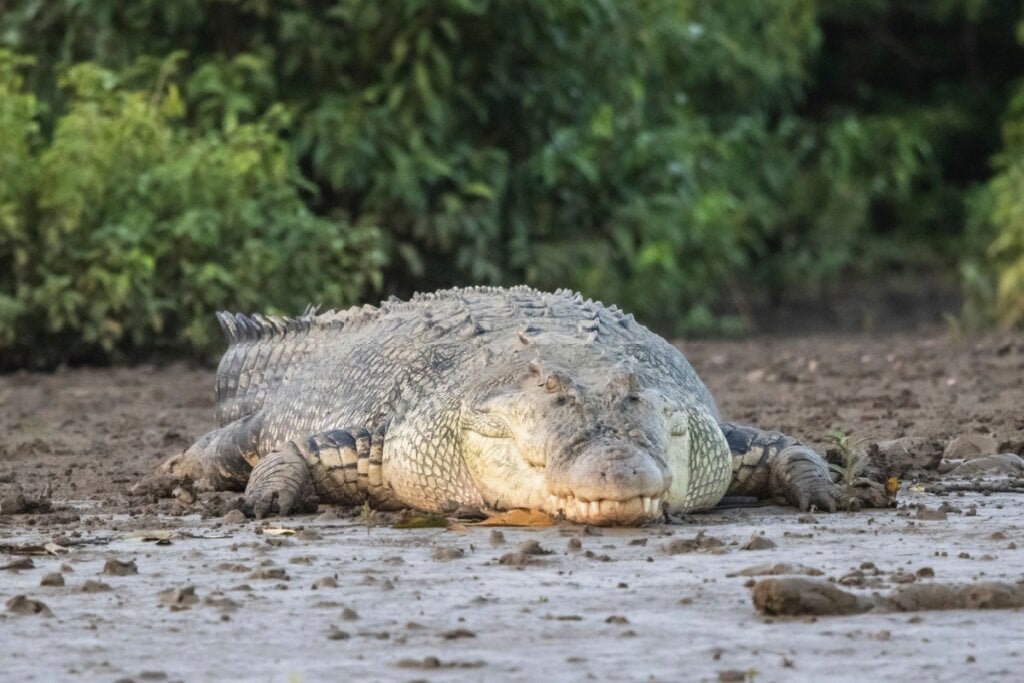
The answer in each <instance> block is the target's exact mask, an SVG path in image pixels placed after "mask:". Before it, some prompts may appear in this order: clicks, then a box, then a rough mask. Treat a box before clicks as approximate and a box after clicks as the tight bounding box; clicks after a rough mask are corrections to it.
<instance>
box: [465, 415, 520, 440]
mask: <svg viewBox="0 0 1024 683" xmlns="http://www.w3.org/2000/svg"><path fill="white" fill-rule="evenodd" d="M464 425H465V427H466V429H468V430H470V431H471V432H476V433H477V434H479V435H480V436H486V437H489V438H491V439H510V438H512V430H511V429H509V427H508V425H507V424H505V421H504V420H502V419H501V418H500V417H497V416H495V415H491V414H488V413H480V412H477V413H473V414H472V415H470V416H468V417H467V418H466V419H465V420H464Z"/></svg>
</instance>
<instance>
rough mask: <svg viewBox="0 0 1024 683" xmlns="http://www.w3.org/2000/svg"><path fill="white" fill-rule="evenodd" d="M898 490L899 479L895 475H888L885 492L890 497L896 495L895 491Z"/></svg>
mask: <svg viewBox="0 0 1024 683" xmlns="http://www.w3.org/2000/svg"><path fill="white" fill-rule="evenodd" d="M899 490H900V480H899V479H897V478H896V477H889V478H888V479H887V480H886V481H885V492H886V493H887V494H888V495H889V497H890V498H892V497H893V496H895V495H896V492H897V491H899Z"/></svg>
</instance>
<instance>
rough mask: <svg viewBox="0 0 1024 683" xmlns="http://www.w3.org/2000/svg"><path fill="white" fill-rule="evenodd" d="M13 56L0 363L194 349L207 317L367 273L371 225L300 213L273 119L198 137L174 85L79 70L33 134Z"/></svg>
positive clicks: (333, 291)
mask: <svg viewBox="0 0 1024 683" xmlns="http://www.w3.org/2000/svg"><path fill="white" fill-rule="evenodd" d="M18 61H21V63H22V64H24V60H14V59H13V58H11V57H10V55H5V54H3V53H0V140H3V143H2V145H3V147H2V151H0V175H2V176H3V177H4V178H9V179H11V182H8V183H5V185H4V186H3V188H4V189H3V193H2V194H0V216H2V221H3V222H2V230H0V284H2V289H0V347H2V348H5V349H7V351H6V352H5V361H6V360H7V356H6V354H8V353H9V354H12V355H11V357H12V359H13V360H14V361H22V362H26V363H27V362H36V363H39V362H41V363H48V362H54V361H58V360H63V359H66V358H69V357H70V358H74V357H77V356H81V355H84V354H88V353H90V352H93V351H95V350H96V349H100V350H102V351H105V352H112V351H113V350H115V349H121V350H122V351H128V352H130V351H133V350H137V349H147V348H148V349H152V348H154V347H158V346H159V345H167V346H170V347H173V346H175V345H178V346H182V345H184V346H189V347H192V348H196V349H198V350H206V349H208V348H210V347H211V346H212V345H213V344H215V343H216V344H219V339H218V337H219V335H216V336H215V335H213V334H212V330H211V326H215V325H214V323H213V321H212V319H211V318H210V312H211V311H213V310H217V309H218V308H224V307H232V306H241V307H243V308H247V309H256V308H259V309H264V308H267V309H271V310H273V309H283V310H286V311H295V310H301V309H302V308H303V307H304V306H305V305H306V304H307V303H308V302H309V301H317V300H319V299H320V298H321V297H328V298H330V299H331V300H334V301H341V302H352V301H354V300H356V299H357V298H358V296H359V295H360V294H361V293H362V292H363V291H364V289H365V288H366V287H367V286H368V285H371V284H374V283H375V282H377V281H378V280H379V270H378V269H379V266H380V261H381V257H380V251H379V246H378V245H377V244H376V239H375V237H376V233H375V231H374V230H373V229H356V228H354V227H352V226H349V225H347V224H345V223H344V222H342V221H329V220H326V219H323V218H318V217H316V216H314V215H313V214H311V213H310V211H309V209H308V208H307V207H306V205H305V203H304V202H303V199H302V197H301V192H302V190H303V189H304V185H305V184H304V182H303V181H302V180H301V178H300V177H299V176H298V173H297V171H296V169H295V167H294V163H293V161H292V159H291V156H290V154H289V150H288V149H287V145H286V144H285V143H284V142H283V141H282V140H281V137H280V136H279V135H278V132H279V129H280V126H281V125H282V122H281V121H278V120H275V114H278V112H275V111H273V110H272V111H270V112H268V113H267V114H266V115H265V116H263V117H262V118H260V119H259V120H257V121H254V122H253V123H247V124H241V125H237V126H233V127H231V128H230V129H229V130H225V131H223V132H207V133H205V134H202V135H198V134H195V133H193V132H191V131H189V130H188V129H186V128H180V127H176V126H175V125H174V122H175V120H176V119H178V118H180V116H181V113H182V102H181V100H180V98H179V96H178V94H177V89H176V88H175V87H174V86H173V85H169V84H167V83H166V81H163V85H161V87H160V88H159V89H158V90H149V91H138V90H131V89H125V88H123V87H121V86H120V85H119V83H118V79H117V77H116V76H115V75H114V74H113V73H111V72H109V71H105V70H103V69H101V68H99V67H97V66H94V65H92V64H81V65H78V66H75V67H73V68H71V69H69V70H68V71H67V73H66V74H65V76H64V77H63V78H62V79H61V86H62V87H63V88H65V89H66V90H67V103H66V109H65V112H64V113H63V114H62V115H61V116H60V117H59V118H58V119H57V120H56V122H55V127H54V130H53V132H52V135H50V136H49V139H48V140H47V141H46V142H45V143H44V142H42V141H41V140H40V135H39V125H38V122H37V115H38V111H37V110H38V108H39V104H38V102H37V101H36V100H35V98H34V97H33V96H32V95H30V94H26V93H25V92H24V91H23V90H22V89H21V88H20V87H19V79H18V77H17V75H16V68H17V66H18ZM276 118H280V116H279V115H278V116H277V117H276Z"/></svg>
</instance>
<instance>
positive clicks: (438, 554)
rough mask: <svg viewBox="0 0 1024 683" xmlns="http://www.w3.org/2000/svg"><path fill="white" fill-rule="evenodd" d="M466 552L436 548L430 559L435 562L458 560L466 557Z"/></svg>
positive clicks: (460, 549)
mask: <svg viewBox="0 0 1024 683" xmlns="http://www.w3.org/2000/svg"><path fill="white" fill-rule="evenodd" d="M465 555H466V551H464V550H463V549H462V548H435V549H434V552H432V553H431V554H430V557H431V558H432V559H434V560H441V561H443V560H457V559H459V558H460V557H465Z"/></svg>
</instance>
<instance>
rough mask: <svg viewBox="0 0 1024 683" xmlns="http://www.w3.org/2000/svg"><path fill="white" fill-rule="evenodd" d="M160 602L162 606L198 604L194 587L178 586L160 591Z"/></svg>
mask: <svg viewBox="0 0 1024 683" xmlns="http://www.w3.org/2000/svg"><path fill="white" fill-rule="evenodd" d="M159 597H160V602H161V603H162V604H164V605H172V606H174V605H178V606H180V605H194V604H195V603H197V602H199V596H198V595H196V587H195V586H179V587H177V588H168V589H167V590H163V591H160V593H159Z"/></svg>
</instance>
